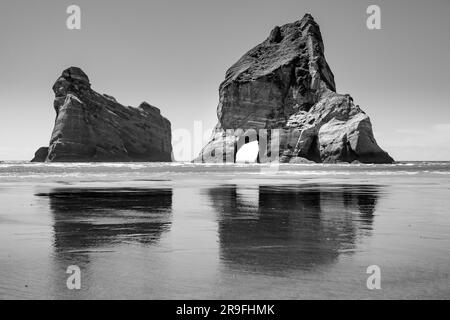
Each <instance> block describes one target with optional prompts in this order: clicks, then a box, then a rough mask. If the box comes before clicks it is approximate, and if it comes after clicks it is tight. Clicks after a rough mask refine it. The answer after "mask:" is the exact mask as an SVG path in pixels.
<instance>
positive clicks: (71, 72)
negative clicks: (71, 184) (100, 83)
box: [32, 67, 172, 162]
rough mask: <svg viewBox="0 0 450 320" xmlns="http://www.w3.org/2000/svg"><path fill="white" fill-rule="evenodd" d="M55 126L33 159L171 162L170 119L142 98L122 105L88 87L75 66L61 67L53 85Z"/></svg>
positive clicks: (86, 81) (83, 74)
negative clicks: (137, 101) (138, 104)
mask: <svg viewBox="0 0 450 320" xmlns="http://www.w3.org/2000/svg"><path fill="white" fill-rule="evenodd" d="M53 91H54V92H55V100H54V108H55V111H56V120H55V127H54V129H53V133H52V137H51V140H50V145H49V147H48V148H45V147H44V148H40V149H39V150H38V151H37V152H36V155H35V158H34V159H33V160H32V161H50V162H87V161H92V162H98V161H105V162H112V161H171V156H172V145H171V128H170V122H169V120H167V119H166V118H164V117H163V116H161V113H160V110H159V109H158V108H156V107H154V106H151V105H150V104H148V103H146V102H143V103H141V105H140V106H139V107H138V108H134V107H129V106H123V105H121V104H120V103H118V102H117V101H116V100H115V99H114V98H113V97H111V96H108V95H105V94H103V95H102V94H99V93H97V92H95V91H94V90H92V89H91V85H90V82H89V78H88V77H87V75H86V74H85V73H84V72H83V71H82V70H81V69H79V68H75V67H71V68H69V69H67V70H64V72H63V73H62V75H61V77H59V79H58V80H57V81H56V83H55V84H54V86H53Z"/></svg>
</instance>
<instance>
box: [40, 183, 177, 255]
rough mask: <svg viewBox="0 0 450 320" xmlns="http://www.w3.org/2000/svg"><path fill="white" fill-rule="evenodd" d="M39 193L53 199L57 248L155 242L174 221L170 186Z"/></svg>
mask: <svg viewBox="0 0 450 320" xmlns="http://www.w3.org/2000/svg"><path fill="white" fill-rule="evenodd" d="M37 196H45V197H48V198H49V199H50V209H51V211H52V213H53V220H54V224H53V229H54V242H55V248H56V250H57V251H58V250H62V251H64V250H68V249H70V250H84V249H89V248H96V247H101V246H108V245H113V244H114V243H119V242H122V241H127V242H130V241H131V242H138V243H142V244H152V243H155V242H157V241H158V240H159V238H160V237H161V234H162V233H163V232H165V231H167V230H168V229H169V228H170V225H171V211H172V189H170V188H163V189H137V188H85V189H81V188H57V189H54V190H51V192H49V193H40V194H37Z"/></svg>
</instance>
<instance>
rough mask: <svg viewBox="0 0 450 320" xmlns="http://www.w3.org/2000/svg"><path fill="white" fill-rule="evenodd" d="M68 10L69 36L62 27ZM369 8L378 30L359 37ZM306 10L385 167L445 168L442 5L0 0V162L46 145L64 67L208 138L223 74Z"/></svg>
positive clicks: (449, 21) (445, 7) (447, 114)
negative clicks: (197, 124) (77, 12)
mask: <svg viewBox="0 0 450 320" xmlns="http://www.w3.org/2000/svg"><path fill="white" fill-rule="evenodd" d="M71 4H76V5H79V6H80V7H81V13H82V16H81V30H68V29H67V28H66V19H67V17H68V14H66V8H67V7H68V6H69V5H71ZM369 4H377V5H379V6H380V8H381V27H382V29H381V30H368V29H367V27H366V19H367V16H368V15H367V14H366V8H367V6H368V5H369ZM307 12H309V13H311V14H312V15H313V16H314V18H315V20H316V21H317V22H318V23H319V25H320V28H321V31H322V36H323V39H324V43H325V55H326V59H327V61H328V63H329V65H330V67H331V69H332V70H333V72H334V75H335V80H336V85H337V91H338V92H340V93H350V94H351V95H352V96H353V98H354V100H355V102H356V103H357V104H359V105H360V106H361V107H362V108H363V110H365V111H366V112H367V113H368V115H369V116H370V117H371V120H372V124H373V127H374V133H375V137H376V139H377V140H378V143H379V144H380V146H381V147H382V148H383V149H385V150H386V151H388V152H389V153H390V154H391V155H392V156H393V157H394V158H395V159H396V160H450V108H449V107H450V106H449V99H448V94H449V89H450V78H449V75H450V59H449V57H450V54H449V53H450V40H449V39H450V36H449V33H450V1H448V0H431V1H415V0H390V1H387V0H384V1H380V0H378V1H376V0H373V1H364V0H342V1H337V0H329V1H320V0H313V1H306V0H292V1H291V0H277V1H273V0H270V1H266V0H227V1H225V0H221V1H217V0H178V1H174V0H154V1H152V0H142V1H138V0H128V1H112V0H95V1H92V0H89V1H87V0H71V1H65V0H41V1H25V0H2V1H1V2H0V43H1V51H0V111H1V112H0V160H28V159H31V158H32V157H33V154H34V152H35V150H36V149H37V148H38V147H40V146H46V145H48V142H49V139H50V135H51V131H52V128H53V122H54V118H55V113H54V110H53V97H54V95H53V91H52V90H51V87H52V85H53V83H54V82H55V80H56V79H57V78H58V76H59V75H60V74H61V72H62V70H64V69H65V68H67V67H69V66H78V67H81V68H82V69H83V70H84V71H85V72H86V73H87V74H88V76H89V78H90V80H91V83H92V88H93V89H94V90H96V91H98V92H100V93H107V94H110V95H113V96H114V97H115V98H116V99H117V100H118V101H119V102H120V103H122V104H125V105H133V106H137V105H138V104H139V103H140V102H142V101H148V102H149V103H151V104H153V105H155V106H157V107H159V108H160V109H161V110H162V113H163V115H165V116H166V117H167V118H168V119H169V120H170V121H171V123H172V129H173V130H176V129H182V128H184V129H187V130H193V129H194V121H201V122H202V124H203V128H204V130H206V129H209V128H212V127H213V126H214V125H215V123H216V120H217V118H216V107H217V103H218V87H219V84H220V82H221V81H222V80H223V79H224V75H225V71H226V70H227V68H228V67H230V66H231V65H232V64H233V63H234V62H235V61H236V60H237V59H238V58H240V57H241V56H242V55H243V54H244V53H245V52H246V51H248V50H249V49H251V48H252V47H253V46H254V45H256V44H258V43H260V42H261V41H263V40H264V39H265V38H266V37H267V36H268V34H269V32H270V30H272V28H273V27H274V26H275V25H282V24H284V23H288V22H293V21H295V20H298V19H300V18H302V17H303V15H304V14H305V13H307ZM178 160H182V159H178Z"/></svg>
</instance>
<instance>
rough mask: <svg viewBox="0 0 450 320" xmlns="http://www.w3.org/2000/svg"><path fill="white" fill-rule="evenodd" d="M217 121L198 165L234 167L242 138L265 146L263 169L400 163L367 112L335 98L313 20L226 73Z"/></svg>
mask: <svg viewBox="0 0 450 320" xmlns="http://www.w3.org/2000/svg"><path fill="white" fill-rule="evenodd" d="M217 116H218V119H219V122H218V124H217V126H216V128H215V130H214V132H213V136H212V138H211V141H210V142H209V143H208V144H207V145H206V146H205V147H204V148H203V150H202V152H201V153H200V155H199V157H198V158H197V159H196V160H194V161H200V162H222V161H227V162H229V161H234V157H235V154H236V151H237V150H238V149H239V146H240V143H239V141H240V140H242V137H243V136H248V137H249V139H247V140H248V141H253V140H255V139H257V140H258V141H259V146H260V147H259V148H260V157H259V161H260V162H265V161H271V159H275V158H277V159H279V160H281V161H282V162H290V161H291V160H293V162H296V163H298V162H305V161H307V160H309V161H314V162H353V161H359V162H362V163H391V162H393V161H394V160H393V159H392V158H391V157H390V156H389V155H388V154H387V153H386V152H385V151H383V150H382V149H381V148H380V147H379V146H378V144H377V142H376V141H375V138H374V135H373V132H372V125H371V122H370V119H369V117H368V116H367V115H366V114H365V112H364V111H362V110H361V108H360V107H359V106H358V105H355V104H354V102H353V99H352V98H351V96H350V95H348V94H345V95H344V94H338V93H336V85H335V82H334V75H333V73H332V71H331V69H330V67H329V66H328V63H327V61H326V60H325V56H324V45H323V42H322V36H321V33H320V29H319V26H318V24H317V23H316V22H315V21H314V19H313V17H312V16H311V15H309V14H306V15H305V16H304V17H303V18H302V19H301V20H299V21H296V22H294V23H289V24H286V25H284V26H281V27H278V26H277V27H275V28H274V29H273V30H272V32H271V33H270V35H269V37H268V38H267V39H266V40H265V41H264V42H262V43H261V44H259V45H257V46H256V47H255V48H253V49H251V50H250V51H249V52H247V53H246V54H245V55H244V56H243V57H242V58H241V59H239V61H237V62H236V63H235V64H234V65H233V66H232V67H231V68H230V69H228V71H227V72H226V75H225V81H224V82H222V84H221V85H220V88H219V105H218V107H217ZM260 129H263V130H262V131H263V133H262V134H261V133H260ZM274 129H277V130H274ZM264 130H265V131H266V132H267V134H265V133H264ZM253 131H256V132H257V133H256V135H255V134H254V133H253ZM275 132H276V133H275ZM274 144H277V145H278V148H272V149H271V148H270V146H273V145H274ZM274 150H275V151H274ZM302 159H303V160H302Z"/></svg>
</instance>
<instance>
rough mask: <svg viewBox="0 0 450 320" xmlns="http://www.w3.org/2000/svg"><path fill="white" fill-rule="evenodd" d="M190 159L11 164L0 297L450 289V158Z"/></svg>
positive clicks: (4, 191) (375, 294) (2, 216)
mask: <svg viewBox="0 0 450 320" xmlns="http://www.w3.org/2000/svg"><path fill="white" fill-rule="evenodd" d="M2 165H3V164H2ZM186 167H187V168H189V169H185V167H183V166H181V167H180V168H178V167H177V168H178V169H174V167H173V166H172V167H170V168H168V167H165V166H164V165H161V166H147V165H145V166H144V167H142V168H137V169H136V167H132V165H123V166H116V167H105V168H103V167H102V168H100V167H96V168H95V167H94V168H93V167H92V166H76V167H74V166H70V165H66V166H44V165H43V166H34V167H26V168H25V169H24V168H23V166H22V167H21V165H17V166H9V167H7V166H4V167H3V168H0V176H1V179H2V180H1V182H0V203H1V204H2V210H1V211H0V265H1V268H0V298H1V299H12V298H19V299H103V298H104V299H111V298H114V299H128V298H135V299H321V298H325V299H343V298H350V299H386V298H387V299H391V298H395V299H406V298H408V299H416V298H420V299H429V298H437V299H448V298H450V294H449V274H450V267H449V263H450V255H449V249H450V213H449V209H448V208H449V207H450V198H449V196H448V194H449V190H450V175H449V174H448V171H449V170H448V166H447V167H446V166H444V167H442V168H441V169H439V170H436V169H435V168H434V169H430V167H427V166H425V167H414V166H409V167H408V168H400V169H398V170H397V169H395V170H394V169H393V167H366V168H364V167H362V168H361V167H360V168H357V169H356V170H354V169H352V168H349V167H326V166H325V167H324V166H322V167H318V166H313V167H304V166H303V167H295V168H294V169H299V168H301V170H296V171H297V173H298V172H303V174H293V173H292V171H293V168H291V167H289V168H285V167H284V168H282V170H281V172H276V171H262V172H261V170H260V168H258V167H255V166H252V167H249V168H245V167H244V168H242V167H236V168H232V167H230V168H228V169H223V168H219V167H214V166H201V167H196V166H190V165H186ZM375 169H376V170H375ZM413 169H415V170H413ZM427 169H428V170H427ZM391 171H392V172H391ZM317 172H319V173H320V172H324V174H316V173H317ZM368 172H372V173H374V174H367V173H368ZM405 172H406V173H405ZM446 172H447V173H446ZM383 173H384V174H383ZM69 265H77V266H79V267H80V269H81V289H80V290H69V289H68V288H67V286H66V280H67V278H68V276H69V275H68V274H66V269H67V267H68V266H69ZM370 265H378V266H379V267H380V269H381V287H382V288H381V290H369V289H368V288H367V286H366V280H367V278H368V276H369V274H367V273H366V269H367V267H368V266H370Z"/></svg>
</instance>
